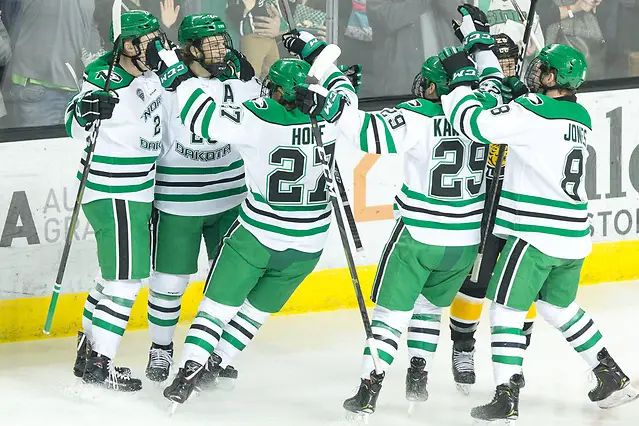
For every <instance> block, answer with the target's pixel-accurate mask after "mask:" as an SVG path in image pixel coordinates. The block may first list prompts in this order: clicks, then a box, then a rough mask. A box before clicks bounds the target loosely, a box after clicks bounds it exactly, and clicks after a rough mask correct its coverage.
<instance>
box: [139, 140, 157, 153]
mask: <svg viewBox="0 0 639 426" xmlns="http://www.w3.org/2000/svg"><path fill="white" fill-rule="evenodd" d="M161 146H162V142H160V141H147V140H146V139H144V138H140V148H142V149H144V150H147V151H159V150H160V147H161Z"/></svg>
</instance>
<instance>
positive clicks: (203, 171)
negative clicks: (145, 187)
mask: <svg viewBox="0 0 639 426" xmlns="http://www.w3.org/2000/svg"><path fill="white" fill-rule="evenodd" d="M243 165H244V160H237V161H235V162H233V163H231V164H229V165H228V166H220V167H169V166H158V167H157V172H156V173H157V174H164V175H209V174H211V175H214V174H218V173H224V172H228V171H229V170H235V169H239V168H240V167H242V166H243Z"/></svg>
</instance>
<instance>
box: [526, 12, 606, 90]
mask: <svg viewBox="0 0 639 426" xmlns="http://www.w3.org/2000/svg"><path fill="white" fill-rule="evenodd" d="M601 1H602V0H577V1H575V0H542V1H540V2H539V5H538V6H537V9H538V11H539V17H540V19H541V23H542V28H545V33H546V43H548V44H551V43H560V44H565V45H568V46H573V47H575V48H576V49H579V50H580V51H581V52H582V53H583V54H584V55H585V56H586V61H587V62H588V79H589V80H598V79H602V78H605V76H606V47H607V46H606V42H605V40H604V37H603V33H602V31H601V27H600V26H599V21H598V20H597V16H596V15H595V11H596V7H597V6H598V5H599V4H601ZM607 1H612V0H607Z"/></svg>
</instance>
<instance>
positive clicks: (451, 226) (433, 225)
mask: <svg viewBox="0 0 639 426" xmlns="http://www.w3.org/2000/svg"><path fill="white" fill-rule="evenodd" d="M402 221H404V223H405V224H406V226H416V227H418V228H430V229H444V230H447V231H470V230H472V229H479V228H481V221H479V222H468V223H442V222H431V221H428V220H419V219H412V218H409V217H406V216H402Z"/></svg>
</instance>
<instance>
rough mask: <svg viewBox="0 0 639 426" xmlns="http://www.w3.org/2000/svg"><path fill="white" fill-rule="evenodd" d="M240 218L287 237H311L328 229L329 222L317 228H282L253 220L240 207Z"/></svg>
mask: <svg viewBox="0 0 639 426" xmlns="http://www.w3.org/2000/svg"><path fill="white" fill-rule="evenodd" d="M240 218H241V219H242V220H243V221H244V222H246V223H247V224H249V225H251V226H254V227H256V228H260V229H263V230H264V231H269V232H274V233H276V234H281V235H286V236H289V237H311V236H313V235H318V234H322V233H324V232H326V231H328V228H329V226H330V223H327V224H326V225H324V226H319V227H317V228H310V229H287V228H282V227H280V226H275V225H269V224H266V223H262V222H260V221H258V220H255V219H253V218H251V217H249V216H247V215H246V213H244V209H240Z"/></svg>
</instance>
